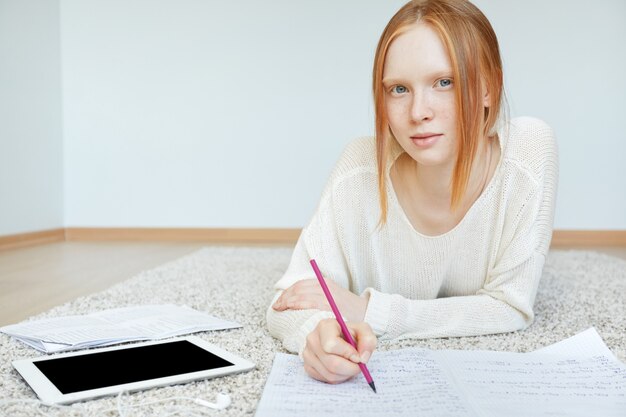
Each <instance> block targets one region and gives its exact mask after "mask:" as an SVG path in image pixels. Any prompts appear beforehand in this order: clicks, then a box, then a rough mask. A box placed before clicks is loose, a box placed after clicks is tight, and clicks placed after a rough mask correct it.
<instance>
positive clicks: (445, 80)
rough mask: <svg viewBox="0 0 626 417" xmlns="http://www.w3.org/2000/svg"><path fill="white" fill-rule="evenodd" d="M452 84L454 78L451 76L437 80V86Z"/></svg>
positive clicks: (444, 86)
mask: <svg viewBox="0 0 626 417" xmlns="http://www.w3.org/2000/svg"><path fill="white" fill-rule="evenodd" d="M451 85H452V80H451V79H449V78H442V79H441V80H439V81H437V87H443V88H446V87H450V86H451Z"/></svg>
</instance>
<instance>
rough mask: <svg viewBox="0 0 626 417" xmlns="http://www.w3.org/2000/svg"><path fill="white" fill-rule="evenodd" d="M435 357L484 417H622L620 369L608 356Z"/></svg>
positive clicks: (625, 388)
mask: <svg viewBox="0 0 626 417" xmlns="http://www.w3.org/2000/svg"><path fill="white" fill-rule="evenodd" d="M436 356H437V358H438V359H439V361H440V363H441V365H442V366H443V367H445V369H446V370H447V371H448V372H449V374H450V375H451V376H452V377H453V378H454V380H455V381H456V386H457V387H458V389H459V391H462V392H463V396H464V397H465V398H467V399H468V401H469V402H470V403H471V404H472V406H473V407H474V408H475V409H478V410H481V413H482V414H483V415H486V416H507V417H526V416H533V417H541V416H545V417H556V416H567V417H588V416H603V417H624V416H626V366H624V364H622V363H621V362H619V361H618V360H616V359H615V357H614V356H613V355H612V354H611V355H610V356H609V355H606V354H603V353H598V354H594V355H588V356H581V355H576V356H571V355H564V356H558V355H555V354H554V352H551V353H549V354H546V355H542V354H540V353H532V354H524V353H508V352H488V353H487V352H472V351H441V352H437V354H436Z"/></svg>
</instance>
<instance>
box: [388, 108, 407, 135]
mask: <svg viewBox="0 0 626 417" xmlns="http://www.w3.org/2000/svg"><path fill="white" fill-rule="evenodd" d="M386 110H387V119H388V120H389V124H390V126H391V128H392V130H393V129H394V128H396V129H398V128H400V127H401V126H402V125H404V124H406V123H407V121H408V120H409V113H408V112H409V108H408V106H406V105H404V104H400V103H394V104H392V105H387V109H386Z"/></svg>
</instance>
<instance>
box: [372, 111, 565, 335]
mask: <svg viewBox="0 0 626 417" xmlns="http://www.w3.org/2000/svg"><path fill="white" fill-rule="evenodd" d="M523 122H524V121H523V120H522V121H521V122H520V123H523ZM532 126H533V129H532V130H531V131H530V132H528V135H529V137H528V138H525V139H528V143H527V144H526V145H525V148H524V149H522V151H520V155H521V158H520V160H513V161H511V162H510V163H513V164H518V165H519V171H520V172H524V173H525V174H526V176H527V178H528V185H527V187H526V188H525V189H524V190H523V191H522V190H518V189H514V190H512V191H511V192H510V193H509V196H510V197H509V198H510V199H511V201H509V203H510V204H509V207H511V209H510V210H509V211H508V212H507V213H506V224H507V226H506V227H505V229H504V231H503V236H502V240H501V244H500V248H499V250H498V254H497V259H496V262H495V265H493V267H492V268H490V270H489V273H488V276H487V277H486V279H485V283H484V285H483V288H481V289H480V290H479V291H477V292H476V294H473V295H467V296H456V297H448V298H437V299H431V300H410V299H407V298H405V297H402V296H400V295H397V294H384V293H381V292H379V291H376V290H374V289H372V288H368V289H367V290H366V292H367V293H369V296H370V297H369V304H368V309H367V312H366V315H365V321H366V322H368V323H369V324H370V325H371V326H372V328H373V329H374V332H375V333H376V334H377V335H378V336H380V337H382V338H395V337H417V338H430V337H454V336H471V335H481V334H491V333H502V332H509V331H515V330H519V329H522V328H524V327H526V326H528V325H529V324H530V323H531V322H532V320H533V317H534V315H533V304H534V300H535V296H536V293H537V287H538V285H539V280H540V278H541V274H542V269H543V265H544V262H545V257H546V255H547V252H548V248H549V245H550V240H551V236H552V221H553V215H554V205H555V197H556V187H557V181H558V158H557V148H556V142H555V140H554V136H553V133H552V131H551V129H550V128H549V127H548V126H547V125H545V124H543V123H537V122H533V123H532Z"/></svg>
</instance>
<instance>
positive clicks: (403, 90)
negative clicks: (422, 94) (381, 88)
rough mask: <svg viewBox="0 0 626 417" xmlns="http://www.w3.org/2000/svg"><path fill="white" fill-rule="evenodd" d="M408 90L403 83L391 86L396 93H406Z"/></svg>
mask: <svg viewBox="0 0 626 417" xmlns="http://www.w3.org/2000/svg"><path fill="white" fill-rule="evenodd" d="M407 91H408V90H407V88H406V87H405V86H403V85H395V86H393V87H392V88H391V92H392V93H395V94H404V93H406V92H407Z"/></svg>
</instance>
